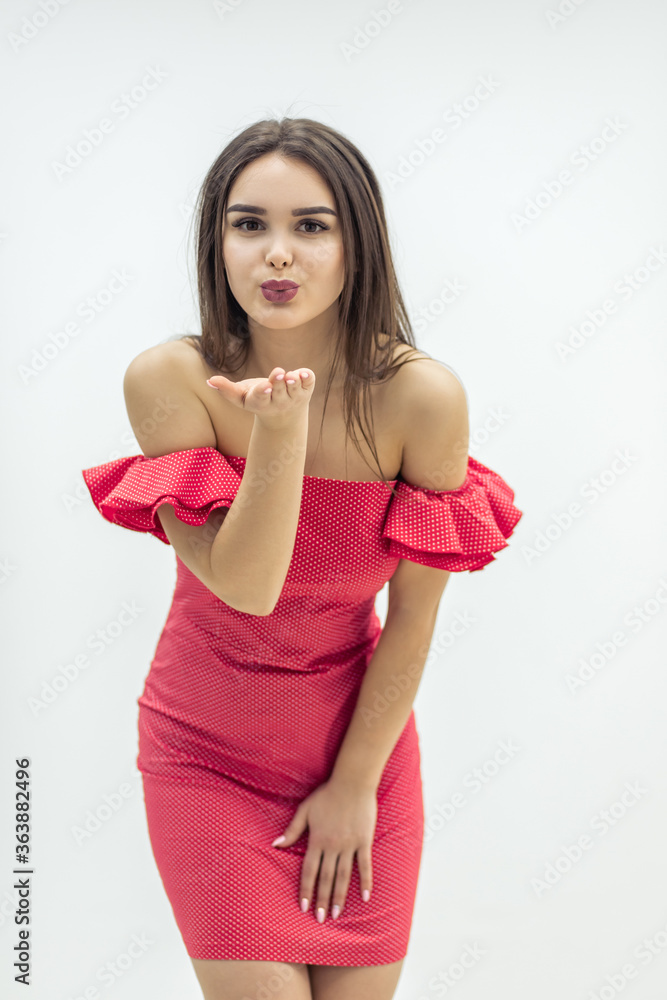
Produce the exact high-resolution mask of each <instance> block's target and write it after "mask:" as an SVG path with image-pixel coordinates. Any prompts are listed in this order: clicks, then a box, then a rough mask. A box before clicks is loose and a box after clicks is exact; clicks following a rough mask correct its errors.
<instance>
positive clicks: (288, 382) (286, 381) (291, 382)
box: [285, 378, 296, 385]
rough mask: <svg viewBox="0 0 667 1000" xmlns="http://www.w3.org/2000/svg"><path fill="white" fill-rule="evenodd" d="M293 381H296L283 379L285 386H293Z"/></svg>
mask: <svg viewBox="0 0 667 1000" xmlns="http://www.w3.org/2000/svg"><path fill="white" fill-rule="evenodd" d="M295 381H296V379H293V378H287V379H285V385H293V384H294V382H295Z"/></svg>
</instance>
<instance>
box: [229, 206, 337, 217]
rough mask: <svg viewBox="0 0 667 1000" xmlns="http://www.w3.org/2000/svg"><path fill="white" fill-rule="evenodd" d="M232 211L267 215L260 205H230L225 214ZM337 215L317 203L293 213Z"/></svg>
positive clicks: (294, 209) (294, 210)
mask: <svg viewBox="0 0 667 1000" xmlns="http://www.w3.org/2000/svg"><path fill="white" fill-rule="evenodd" d="M230 212H252V213H253V215H266V209H265V208H260V207H259V206H258V205H230V206H229V208H228V209H227V211H226V212H225V215H229V213H230ZM325 214H326V215H335V214H336V213H335V212H334V210H333V208H327V206H326V205H316V206H315V207H314V208H293V209H292V215H325Z"/></svg>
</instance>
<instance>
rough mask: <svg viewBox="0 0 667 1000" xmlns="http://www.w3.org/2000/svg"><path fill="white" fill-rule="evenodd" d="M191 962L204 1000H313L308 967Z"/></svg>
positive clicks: (286, 964) (206, 960) (207, 960)
mask: <svg viewBox="0 0 667 1000" xmlns="http://www.w3.org/2000/svg"><path fill="white" fill-rule="evenodd" d="M190 961H191V962H192V964H193V966H194V970H195V973H196V975H197V979H198V980H199V985H200V986H201V988H202V991H203V994H204V1000H312V993H311V991H310V979H309V976H308V966H307V965H302V964H300V963H296V962H294V963H293V962H245V961H226V960H221V961H218V960H214V959H210V960H209V959H200V958H191V959H190ZM379 1000H381V998H379Z"/></svg>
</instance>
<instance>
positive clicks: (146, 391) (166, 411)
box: [123, 340, 216, 457]
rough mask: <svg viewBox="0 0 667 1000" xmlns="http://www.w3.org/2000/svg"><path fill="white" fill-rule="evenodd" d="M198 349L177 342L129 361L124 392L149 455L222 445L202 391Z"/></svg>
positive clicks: (163, 344) (145, 451) (155, 346)
mask: <svg viewBox="0 0 667 1000" xmlns="http://www.w3.org/2000/svg"><path fill="white" fill-rule="evenodd" d="M198 378H200V379H201V380H202V381H204V380H205V379H206V375H205V374H204V375H202V374H201V367H200V359H199V356H198V353H197V351H196V350H195V349H194V348H193V347H192V346H191V345H190V344H188V343H187V342H185V341H178V340H171V341H166V342H165V343H162V344H156V345H154V346H153V347H148V348H146V349H145V350H143V351H141V352H140V353H139V354H137V355H136V357H134V358H133V359H132V361H131V362H130V364H129V365H128V367H127V369H126V371H125V376H124V379H123V393H124V396H125V405H126V408H127V413H128V417H129V420H130V423H131V425H132V430H133V431H134V434H135V436H136V438H137V441H138V442H139V445H140V447H141V450H142V451H143V452H144V454H145V455H147V456H150V457H156V456H159V455H165V454H168V453H170V452H174V451H183V450H185V449H187V448H202V447H213V448H215V447H216V435H215V429H214V427H213V424H212V422H211V418H210V416H209V413H208V410H207V408H206V407H205V406H204V404H203V402H202V401H201V398H200V397H199V394H198V392H197V388H196V386H197V379H198Z"/></svg>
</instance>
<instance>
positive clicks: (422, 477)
mask: <svg viewBox="0 0 667 1000" xmlns="http://www.w3.org/2000/svg"><path fill="white" fill-rule="evenodd" d="M406 356H411V357H412V359H413V360H411V361H408V362H406V363H405V364H404V365H402V367H401V370H400V372H399V373H398V375H397V376H396V378H395V379H394V381H395V383H396V385H395V388H394V396H393V402H394V405H395V407H396V410H397V412H400V413H401V415H402V420H401V425H402V427H403V460H402V464H401V475H402V476H403V478H404V479H405V480H407V482H409V483H412V484H413V485H415V486H421V487H422V488H424V489H433V490H453V489H456V488H457V487H459V486H461V485H462V483H463V481H464V479H465V476H466V471H467V467H468V445H469V425H468V401H467V397H466V392H465V389H464V387H463V384H462V383H461V381H460V380H459V378H458V377H457V376H456V375H455V374H454V372H452V371H451V369H449V368H447V367H446V366H445V365H444V364H443V363H442V362H440V361H438V360H436V359H435V358H431V357H429V356H428V355H426V354H422V353H421V352H416V353H414V352H413V353H412V354H411V355H406Z"/></svg>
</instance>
